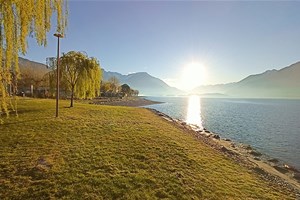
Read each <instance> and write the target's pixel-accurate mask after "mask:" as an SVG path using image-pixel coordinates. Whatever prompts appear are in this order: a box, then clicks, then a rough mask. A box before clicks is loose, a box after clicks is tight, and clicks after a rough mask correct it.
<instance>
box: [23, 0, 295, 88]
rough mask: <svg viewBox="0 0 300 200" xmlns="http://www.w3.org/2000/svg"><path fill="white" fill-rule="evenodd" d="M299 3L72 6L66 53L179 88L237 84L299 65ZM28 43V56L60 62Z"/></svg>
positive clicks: (51, 41)
mask: <svg viewBox="0 0 300 200" xmlns="http://www.w3.org/2000/svg"><path fill="white" fill-rule="evenodd" d="M299 8H300V1H299V2H297V1H288V2H284V1H276V2H275V1H274V2H272V1H267V2H261V1H246V2H245V1H244V2H240V1H210V2H208V1H100V0H98V1H72V0H71V1H69V18H68V23H69V25H68V28H67V30H66V34H65V38H63V39H61V41H60V47H61V48H60V50H61V52H68V51H71V50H75V51H84V52H86V53H87V54H88V56H90V57H96V58H97V59H98V60H99V61H100V65H101V67H102V68H104V69H105V70H106V71H114V72H119V73H122V74H129V73H134V72H148V73H149V74H150V75H152V76H155V77H158V78H160V79H162V80H164V81H166V82H167V83H168V84H170V85H171V86H175V87H178V88H180V89H185V90H188V89H192V88H193V87H195V86H197V85H209V84H221V83H229V82H236V81H239V80H241V79H243V78H245V77H247V76H248V75H251V74H258V73H262V72H264V71H266V70H270V69H281V68H283V67H286V66H288V65H291V64H293V63H295V62H298V61H300V12H299ZM52 25H54V27H53V29H52V31H51V32H49V34H48V45H47V47H41V46H38V45H37V43H36V42H35V40H34V39H32V38H29V49H28V52H27V54H26V55H25V56H24V57H25V58H28V59H30V60H34V61H37V62H42V63H45V61H46V58H47V57H54V56H56V48H57V38H55V37H54V36H53V33H55V20H53V23H52Z"/></svg>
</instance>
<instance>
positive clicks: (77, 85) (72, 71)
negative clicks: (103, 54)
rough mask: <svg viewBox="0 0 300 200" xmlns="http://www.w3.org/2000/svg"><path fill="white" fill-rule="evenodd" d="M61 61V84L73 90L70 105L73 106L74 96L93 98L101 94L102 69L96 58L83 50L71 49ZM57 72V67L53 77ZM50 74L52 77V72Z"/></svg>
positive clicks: (68, 89)
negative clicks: (90, 56)
mask: <svg viewBox="0 0 300 200" xmlns="http://www.w3.org/2000/svg"><path fill="white" fill-rule="evenodd" d="M59 63H60V64H59V66H60V77H61V81H60V83H61V86H62V88H64V91H65V92H68V91H69V92H71V104H70V107H73V99H74V97H76V98H93V97H96V96H98V95H99V89H100V81H101V76H102V71H101V68H100V64H99V62H98V61H97V59H96V58H89V57H88V56H87V55H85V54H84V53H82V52H76V51H70V52H68V53H66V54H63V56H62V57H61V58H60V62H59ZM55 74H56V69H55V70H54V71H52V77H53V75H54V76H55ZM48 76H49V77H51V74H49V75H48ZM51 80H52V81H53V80H56V78H55V79H53V78H52V79H51ZM50 85H54V84H51V83H50Z"/></svg>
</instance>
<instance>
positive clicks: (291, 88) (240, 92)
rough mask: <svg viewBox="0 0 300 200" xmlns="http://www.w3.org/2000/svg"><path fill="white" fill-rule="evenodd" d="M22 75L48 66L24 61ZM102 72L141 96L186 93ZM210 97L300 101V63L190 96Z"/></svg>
mask: <svg viewBox="0 0 300 200" xmlns="http://www.w3.org/2000/svg"><path fill="white" fill-rule="evenodd" d="M19 64H20V69H21V72H22V71H24V69H26V68H27V67H29V68H30V69H31V70H30V71H32V70H35V71H41V73H42V72H44V73H46V72H48V71H49V69H47V66H46V65H44V64H42V63H38V62H33V61H30V60H27V59H24V58H20V59H19ZM102 71H103V79H104V80H108V79H109V78H110V77H113V76H114V77H116V78H117V79H118V80H119V81H120V83H121V84H124V83H126V84H128V85H129V86H130V87H131V88H133V89H137V90H139V92H140V94H141V95H148V96H168V95H169V96H171V95H185V94H186V93H185V92H183V91H181V90H179V89H177V88H175V87H171V86H169V85H168V84H167V83H165V82H164V81H162V80H161V79H159V78H156V77H153V76H151V75H150V74H148V73H146V72H137V73H132V74H128V75H123V74H120V73H118V72H110V71H105V70H104V69H102ZM190 93H191V94H199V95H202V96H208V97H236V98H238V97H240V98H300V62H297V63H295V64H292V65H290V66H288V67H285V68H282V69H280V70H275V69H273V70H268V71H266V72H264V73H261V74H254V75H250V76H248V77H246V78H244V79H242V80H241V81H239V82H234V83H227V84H217V85H205V86H199V87H197V88H195V89H194V90H192V91H191V92H190Z"/></svg>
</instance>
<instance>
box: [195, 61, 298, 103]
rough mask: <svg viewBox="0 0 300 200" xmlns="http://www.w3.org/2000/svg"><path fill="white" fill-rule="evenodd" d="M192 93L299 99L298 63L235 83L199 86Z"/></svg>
mask: <svg viewBox="0 0 300 200" xmlns="http://www.w3.org/2000/svg"><path fill="white" fill-rule="evenodd" d="M192 92H193V93H196V94H207V93H214V94H216V93H217V94H223V95H226V96H228V97H242V98H300V62H297V63H295V64H292V65H290V66H288V67H285V68H282V69H280V70H275V69H273V70H268V71H266V72H264V73H261V74H255V75H250V76H248V77H246V78H244V79H242V80H241V81H239V82H236V83H228V84H218V85H208V86H200V87H197V88H195V89H194V90H193V91H192Z"/></svg>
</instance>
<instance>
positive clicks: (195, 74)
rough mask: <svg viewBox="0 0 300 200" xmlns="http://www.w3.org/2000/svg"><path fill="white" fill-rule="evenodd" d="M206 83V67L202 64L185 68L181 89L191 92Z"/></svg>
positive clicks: (192, 64) (194, 64)
mask: <svg viewBox="0 0 300 200" xmlns="http://www.w3.org/2000/svg"><path fill="white" fill-rule="evenodd" d="M204 83H205V67H204V65H202V64H200V63H190V64H187V65H186V66H184V69H183V71H182V73H181V78H180V85H181V89H184V90H191V89H193V88H195V87H197V86H200V85H202V84H204Z"/></svg>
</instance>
